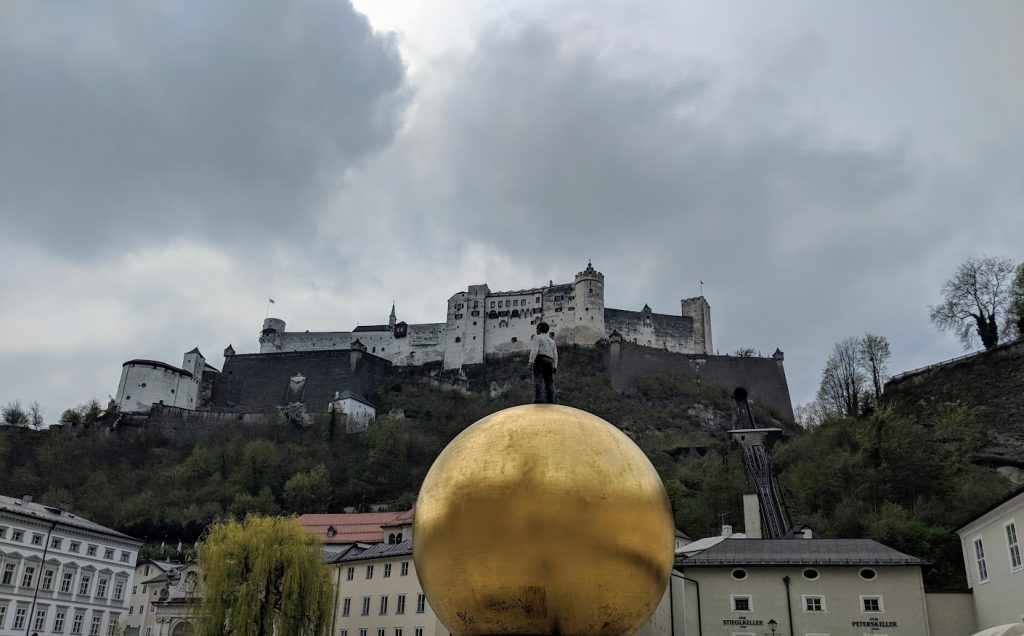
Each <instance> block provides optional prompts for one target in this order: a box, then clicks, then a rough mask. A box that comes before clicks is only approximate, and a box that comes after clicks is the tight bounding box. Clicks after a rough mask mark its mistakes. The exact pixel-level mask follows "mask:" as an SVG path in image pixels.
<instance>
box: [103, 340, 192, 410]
mask: <svg viewBox="0 0 1024 636" xmlns="http://www.w3.org/2000/svg"><path fill="white" fill-rule="evenodd" d="M205 366H206V359H205V358H204V357H203V354H201V353H199V350H198V349H193V350H192V351H189V352H188V353H186V354H185V356H184V359H183V360H182V368H180V369H179V368H177V367H173V366H171V365H169V364H165V363H163V362H157V361H155V360H129V361H128V362H125V363H124V365H122V367H121V379H120V381H119V382H118V383H117V397H116V398H115V402H116V403H117V408H118V409H119V410H121V411H122V412H126V413H136V412H146V411H149V409H150V407H152V406H153V405H154V404H158V403H160V402H163V403H164V404H166V405H167V406H180V407H182V408H186V409H194V408H196V406H197V400H198V399H199V383H200V381H201V380H202V378H203V368H204V367H205Z"/></svg>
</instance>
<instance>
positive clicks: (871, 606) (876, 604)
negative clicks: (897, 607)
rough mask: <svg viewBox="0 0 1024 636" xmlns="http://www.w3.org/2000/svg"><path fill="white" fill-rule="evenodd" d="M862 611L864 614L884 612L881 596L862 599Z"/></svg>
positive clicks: (863, 597)
mask: <svg viewBox="0 0 1024 636" xmlns="http://www.w3.org/2000/svg"><path fill="white" fill-rule="evenodd" d="M860 611H862V612H884V611H885V608H884V606H883V605H882V597H881V596H862V597H860Z"/></svg>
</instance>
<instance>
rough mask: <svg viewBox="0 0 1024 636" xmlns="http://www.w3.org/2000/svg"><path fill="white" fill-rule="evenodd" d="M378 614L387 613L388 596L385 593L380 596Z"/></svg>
mask: <svg viewBox="0 0 1024 636" xmlns="http://www.w3.org/2000/svg"><path fill="white" fill-rule="evenodd" d="M379 613H380V615H381V616H384V615H385V614H387V613H388V597H387V594H385V595H384V596H381V597H380V612H379Z"/></svg>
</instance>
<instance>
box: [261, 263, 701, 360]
mask: <svg viewBox="0 0 1024 636" xmlns="http://www.w3.org/2000/svg"><path fill="white" fill-rule="evenodd" d="M447 305H448V306H447V312H446V320H445V322H439V323H427V324H407V323H405V322H399V321H398V320H397V316H396V315H395V310H394V307H392V309H391V315H390V317H389V321H388V324H379V325H365V326H359V327H356V328H355V329H354V330H353V331H331V332H308V331H307V332H290V331H287V330H286V324H285V321H284V320H281V319H280V318H267V319H266V320H264V322H263V330H262V332H261V333H260V353H282V352H288V351H318V350H334V349H349V348H351V346H352V344H353V343H354V342H355V341H356V340H358V341H359V342H360V343H361V344H362V345H364V346H365V347H366V348H367V351H368V352H369V353H371V354H373V355H377V356H380V357H382V358H385V359H387V360H389V361H390V362H391V363H392V364H395V365H400V366H405V365H420V364H424V363H427V362H443V363H444V366H445V368H448V369H457V368H459V367H461V366H463V365H465V364H479V363H482V362H483V361H484V359H485V358H487V357H490V356H502V355H507V354H511V353H516V352H524V351H529V349H530V339H531V338H532V337H533V336H534V334H535V333H536V325H537V323H539V322H541V321H544V322H547V323H548V325H549V326H550V327H551V331H552V332H553V333H554V334H555V340H556V341H557V342H558V343H559V344H577V345H584V346H590V345H593V344H594V343H596V342H597V341H598V340H601V339H604V338H607V337H608V336H610V335H611V334H612V333H613V332H615V333H618V334H619V335H620V336H621V337H622V338H624V339H625V340H626V341H627V342H632V343H635V344H640V345H643V346H648V347H653V348H657V349H664V350H667V351H673V352H676V353H711V352H712V351H713V347H712V338H711V307H710V305H709V304H708V302H707V300H706V299H705V298H704V297H703V296H700V297H697V298H688V299H685V300H682V301H681V304H680V314H679V315H670V314H657V313H654V312H653V311H652V310H651V308H650V307H648V306H646V305H645V306H644V308H643V309H642V310H640V311H627V310H622V309H606V308H605V305H604V274H602V273H601V272H598V271H597V270H595V269H594V267H593V265H591V264H590V263H588V264H587V267H586V269H584V270H583V271H581V272H579V273H577V274H576V276H575V278H574V279H573V281H572V282H571V283H558V284H556V283H554V282H553V281H551V282H549V284H548V285H545V286H542V287H534V288H530V289H520V290H515V291H492V290H491V289H490V287H488V286H487V285H486V284H481V285H470V286H469V287H468V288H467V289H466V291H461V292H458V293H456V294H454V295H452V296H451V297H450V298H449V299H448V303H447Z"/></svg>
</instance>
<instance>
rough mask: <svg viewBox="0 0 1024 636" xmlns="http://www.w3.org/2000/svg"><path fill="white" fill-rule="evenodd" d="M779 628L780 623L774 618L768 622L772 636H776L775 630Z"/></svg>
mask: <svg viewBox="0 0 1024 636" xmlns="http://www.w3.org/2000/svg"><path fill="white" fill-rule="evenodd" d="M778 628H779V624H778V622H776V620H775V619H774V618H773V619H771V620H769V621H768V629H770V630H771V631H772V636H775V630H777V629H778Z"/></svg>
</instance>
